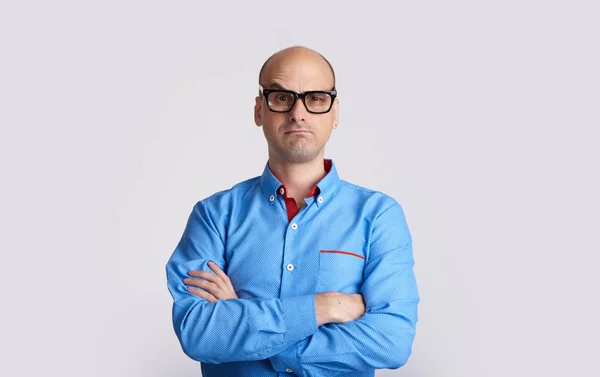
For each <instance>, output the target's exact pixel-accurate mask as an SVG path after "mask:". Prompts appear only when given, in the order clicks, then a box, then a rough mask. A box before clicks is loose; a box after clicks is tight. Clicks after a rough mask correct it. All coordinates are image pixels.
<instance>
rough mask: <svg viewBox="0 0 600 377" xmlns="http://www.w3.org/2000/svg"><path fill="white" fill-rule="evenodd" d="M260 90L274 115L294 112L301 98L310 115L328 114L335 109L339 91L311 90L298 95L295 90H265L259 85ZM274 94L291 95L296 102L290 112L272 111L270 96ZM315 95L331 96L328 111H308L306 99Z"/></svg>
mask: <svg viewBox="0 0 600 377" xmlns="http://www.w3.org/2000/svg"><path fill="white" fill-rule="evenodd" d="M259 90H260V92H261V93H262V95H263V96H264V97H265V101H266V102H267V108H268V109H269V111H272V112H274V113H288V112H290V111H292V109H293V108H294V106H295V105H296V101H297V100H298V98H300V99H301V100H302V103H303V104H304V108H305V109H306V111H308V112H309V113H311V114H327V113H328V112H330V111H331V108H332V107H333V103H334V102H335V98H336V97H337V90H336V89H335V86H334V87H333V89H331V90H309V91H308V92H304V93H296V92H294V91H293V90H286V89H264V88H263V87H262V85H259ZM273 92H282V93H287V94H291V95H292V96H293V97H294V102H292V105H291V106H290V108H289V109H288V110H273V109H271V104H270V103H269V94H270V93H273ZM314 93H321V94H322V93H325V94H328V95H329V96H331V103H330V104H329V108H328V109H327V110H326V111H311V110H309V109H308V106H306V99H305V98H306V96H307V95H310V94H314Z"/></svg>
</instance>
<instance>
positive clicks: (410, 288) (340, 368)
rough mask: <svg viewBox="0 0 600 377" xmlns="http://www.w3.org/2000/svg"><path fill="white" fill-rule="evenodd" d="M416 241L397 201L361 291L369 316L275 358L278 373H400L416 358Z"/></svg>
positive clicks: (321, 331)
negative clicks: (413, 249) (395, 371)
mask: <svg viewBox="0 0 600 377" xmlns="http://www.w3.org/2000/svg"><path fill="white" fill-rule="evenodd" d="M413 266H414V259H413V252H412V239H411V235H410V232H409V229H408V226H407V224H406V219H405V216H404V211H403V209H402V207H401V206H400V204H398V203H397V202H396V203H395V204H394V205H392V206H391V207H389V208H387V209H386V210H385V211H384V212H382V213H381V214H380V215H379V216H378V217H377V218H376V219H375V220H374V225H373V230H372V234H371V241H370V251H369V257H368V261H367V264H366V266H365V271H364V281H363V285H362V287H361V289H360V293H361V294H362V295H363V297H364V300H365V306H366V313H365V314H364V315H363V316H362V317H360V318H358V319H356V320H354V321H350V322H345V323H328V324H325V325H322V326H320V327H319V328H318V331H317V332H316V333H315V334H313V335H311V336H308V337H307V338H305V339H303V340H301V341H299V342H297V344H294V345H292V346H291V347H289V348H287V349H286V350H284V351H283V352H281V353H279V354H277V355H273V356H271V357H270V358H269V360H270V361H271V365H272V366H273V368H274V369H275V370H276V371H277V372H285V370H286V368H290V369H292V371H293V372H294V374H296V375H298V376H323V375H327V376H336V375H343V374H346V373H350V372H356V371H364V370H371V369H383V368H387V369H397V368H399V367H401V366H403V365H404V364H405V363H406V362H407V361H408V358H409V356H410V354H411V349H412V343H413V339H414V336H415V330H416V323H417V320H418V316H417V305H418V303H419V300H420V299H419V294H418V290H417V284H416V279H415V275H414V272H413Z"/></svg>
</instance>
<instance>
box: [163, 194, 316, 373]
mask: <svg viewBox="0 0 600 377" xmlns="http://www.w3.org/2000/svg"><path fill="white" fill-rule="evenodd" d="M219 227H220V226H218V225H216V223H215V222H214V221H213V220H212V219H211V214H210V212H209V211H208V209H207V206H206V204H205V203H204V202H203V201H199V202H198V203H196V205H195V206H194V208H193V210H192V213H191V214H190V216H189V219H188V222H187V224H186V227H185V230H184V232H183V235H182V237H181V240H180V241H179V243H178V244H177V247H176V249H175V251H174V252H173V254H172V255H171V257H170V258H169V261H168V262H167V265H166V274H167V287H168V289H169V292H170V293H171V296H172V297H173V312H172V317H173V327H174V330H175V333H176V335H177V337H178V339H179V342H180V344H181V347H182V349H183V351H184V353H185V354H186V355H187V356H189V357H190V358H192V359H194V360H196V361H200V362H206V363H213V364H219V363H221V362H231V361H251V360H263V359H266V358H268V357H269V356H272V355H275V354H277V353H279V352H282V351H283V350H285V349H286V348H288V347H289V346H290V345H292V344H294V343H297V342H298V341H299V340H301V339H303V338H305V337H307V336H309V335H311V334H314V333H315V332H316V331H317V329H318V327H317V320H316V313H315V302H314V295H304V296H298V297H290V298H281V299H280V298H273V299H258V298H257V299H229V300H219V301H217V302H209V301H207V300H205V299H203V298H201V297H198V296H196V295H194V294H192V293H190V292H188V290H187V286H186V285H185V284H184V283H183V279H184V278H186V277H190V276H189V274H188V272H189V271H190V270H203V271H207V272H211V273H214V271H212V270H211V269H210V267H208V261H209V260H212V261H213V262H215V263H216V264H218V265H219V267H221V269H223V271H227V270H226V266H225V259H224V255H225V246H224V242H223V239H222V237H221V235H220V233H219V229H218V228H219Z"/></svg>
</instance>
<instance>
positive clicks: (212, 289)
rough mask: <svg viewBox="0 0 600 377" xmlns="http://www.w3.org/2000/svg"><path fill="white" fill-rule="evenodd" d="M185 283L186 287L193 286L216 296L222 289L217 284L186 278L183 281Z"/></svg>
mask: <svg viewBox="0 0 600 377" xmlns="http://www.w3.org/2000/svg"><path fill="white" fill-rule="evenodd" d="M183 283H184V284H186V285H193V286H195V287H199V288H202V289H204V290H205V291H207V292H209V293H211V294H216V293H217V292H218V291H219V290H220V289H221V288H220V287H219V286H218V285H217V284H215V283H213V282H210V281H206V280H198V279H190V278H185V279H183Z"/></svg>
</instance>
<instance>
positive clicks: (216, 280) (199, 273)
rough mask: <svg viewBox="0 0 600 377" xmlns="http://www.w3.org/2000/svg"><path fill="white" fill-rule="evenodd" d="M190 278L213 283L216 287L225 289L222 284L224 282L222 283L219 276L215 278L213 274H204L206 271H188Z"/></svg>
mask: <svg viewBox="0 0 600 377" xmlns="http://www.w3.org/2000/svg"><path fill="white" fill-rule="evenodd" d="M190 276H193V277H195V278H202V279H204V280H208V281H211V282H213V283H215V284H216V285H218V286H219V287H221V288H225V286H224V284H223V283H225V282H224V281H223V279H222V278H221V277H220V276H217V275H215V274H213V273H210V272H206V271H190Z"/></svg>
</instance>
